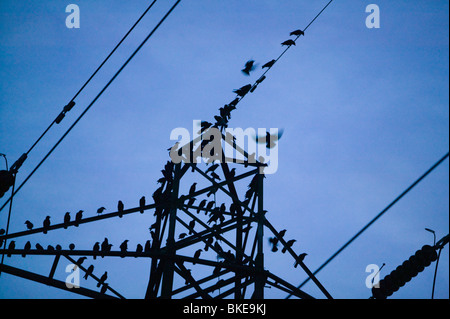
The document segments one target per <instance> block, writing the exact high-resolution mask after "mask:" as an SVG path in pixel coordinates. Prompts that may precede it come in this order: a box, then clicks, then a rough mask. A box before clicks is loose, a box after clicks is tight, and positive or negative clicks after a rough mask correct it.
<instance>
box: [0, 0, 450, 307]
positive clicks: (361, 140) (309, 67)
mask: <svg viewBox="0 0 450 319" xmlns="http://www.w3.org/2000/svg"><path fill="white" fill-rule="evenodd" d="M174 2H175V1H169V0H159V1H157V2H156V4H155V6H154V7H153V8H152V9H151V10H150V11H149V13H148V14H147V15H146V16H145V17H144V19H143V20H142V21H141V23H140V24H139V25H138V26H137V27H136V29H135V30H134V31H133V32H132V33H131V34H130V36H129V37H128V38H127V39H126V41H125V42H124V43H123V44H122V46H121V47H120V48H119V49H118V50H117V51H116V53H115V54H114V55H113V56H112V57H111V59H110V60H109V61H108V62H107V63H106V64H105V66H104V67H103V68H102V69H101V70H100V72H99V73H98V74H97V76H96V77H95V78H94V79H93V80H92V81H91V82H90V83H89V84H88V86H87V87H86V88H85V89H84V90H83V91H82V93H81V94H80V95H79V96H78V97H77V98H76V99H75V102H76V105H75V107H74V108H73V109H72V110H71V111H70V112H69V113H67V115H66V117H65V119H64V120H63V121H62V122H61V124H59V125H54V126H53V127H52V128H51V130H50V131H49V132H48V134H47V135H45V137H44V138H43V139H42V140H41V142H40V143H39V144H37V146H36V147H35V148H34V149H33V150H32V152H30V154H29V156H28V159H27V160H26V161H25V163H24V164H23V166H22V167H21V169H20V170H19V173H18V175H17V185H18V184H21V183H22V182H23V180H24V179H25V178H26V177H27V176H28V174H29V173H30V172H31V171H32V170H33V169H34V167H36V165H37V164H38V163H39V162H40V161H41V159H42V158H43V157H44V156H45V155H46V154H47V152H48V151H49V150H50V149H51V148H52V147H53V145H54V144H55V143H56V142H57V141H58V140H59V138H60V137H61V136H62V135H63V134H64V133H65V132H66V130H67V129H68V128H69V127H70V125H72V123H73V122H74V121H75V120H76V118H77V117H78V116H79V115H80V114H81V113H82V112H83V110H84V109H85V108H86V107H87V106H88V105H89V103H90V102H91V101H92V100H93V99H94V97H95V96H96V95H97V94H98V92H99V91H100V90H101V89H102V88H103V87H104V86H105V84H106V83H107V82H108V81H109V79H110V78H111V77H112V76H113V75H114V74H115V72H116V71H117V70H118V69H119V68H120V66H121V65H122V64H123V63H124V62H125V61H126V59H127V58H128V57H129V56H130V55H131V54H132V53H133V51H134V50H135V49H136V48H137V46H138V45H139V44H140V43H141V41H142V40H143V39H144V38H145V37H146V36H147V34H148V33H149V32H150V31H151V30H152V29H153V27H154V26H155V25H156V23H158V21H159V20H160V19H161V18H162V17H163V16H164V14H165V13H166V12H167V10H168V9H169V8H170V7H171V6H172V5H173V3H174ZM71 3H74V4H77V5H78V6H79V9H80V28H71V29H69V28H67V27H66V17H67V16H68V15H69V13H66V11H65V9H66V6H67V5H69V4H71ZM149 3H150V1H143V0H133V1H116V0H109V1H106V0H98V1H86V0H85V1H75V0H74V1H71V0H67V1H61V0H60V1H50V0H41V1H14V0H2V1H1V2H0V92H1V94H0V153H4V154H6V156H7V159H8V164H9V165H12V164H13V163H14V162H15V161H16V160H17V159H18V158H19V157H20V155H21V154H23V153H25V152H26V151H27V150H28V149H29V148H30V147H31V145H32V144H33V143H34V142H35V141H36V139H37V138H38V137H39V136H40V135H41V133H42V132H43V131H44V130H45V129H46V128H47V126H48V125H49V124H50V123H51V122H52V121H53V120H54V119H55V117H56V116H57V115H58V114H59V113H60V112H61V110H62V108H63V107H64V105H66V104H67V103H68V102H69V101H70V99H71V98H72V97H73V96H74V95H75V93H76V92H77V91H78V90H79V89H80V87H81V86H82V85H83V83H84V82H85V81H86V80H87V79H88V78H89V76H90V75H91V74H92V72H93V71H94V70H95V69H96V68H97V67H98V66H99V65H100V63H101V62H102V61H103V59H104V58H105V57H106V56H107V55H108V53H109V52H110V51H111V50H112V49H113V48H114V46H115V45H116V44H117V43H118V41H120V39H121V38H122V37H123V35H124V34H125V33H126V32H127V31H128V30H129V28H130V27H131V26H132V25H133V24H134V22H135V21H136V20H137V19H138V17H139V16H140V15H141V14H142V13H143V12H144V10H145V9H146V8H147V7H148V5H149ZM327 3H328V1H327V0H320V1H319V0H314V1H306V0H284V1H275V0H259V1H256V0H240V1H237V0H227V1H219V0H194V1H188V0H182V1H181V2H180V4H179V5H178V6H177V7H176V8H175V10H174V11H173V12H172V14H171V15H170V16H169V17H168V18H167V20H166V21H165V22H164V23H163V24H162V25H161V27H160V28H159V29H158V30H157V31H156V33H155V34H154V35H153V36H152V37H151V38H150V39H149V41H148V42H147V43H146V44H145V46H144V47H143V48H142V49H141V50H140V51H139V52H138V54H137V55H136V56H135V57H134V59H133V60H132V61H131V62H130V63H129V64H128V65H127V67H126V68H125V69H124V70H123V71H122V72H121V74H120V75H119V76H118V77H117V78H116V80H115V81H114V82H113V83H112V84H111V85H110V86H109V88H108V89H107V90H106V91H105V92H104V93H103V95H102V96H101V97H100V98H99V99H98V101H97V102H96V103H95V104H94V105H93V106H92V108H91V109H90V110H89V111H88V112H87V113H86V115H85V116H84V117H83V118H82V119H81V120H80V122H79V123H78V124H77V125H76V126H75V127H74V129H73V130H72V131H71V132H70V134H69V135H68V136H67V137H66V138H65V139H64V140H63V142H62V143H61V144H60V145H59V146H58V147H57V148H56V150H55V151H54V152H53V153H52V154H51V155H50V157H49V158H48V159H47V160H46V161H45V163H44V164H43V165H42V166H41V167H40V168H39V169H38V170H37V171H36V173H35V174H34V175H33V176H32V177H31V178H30V179H29V181H28V182H27V183H26V184H25V185H24V186H23V188H22V189H21V190H20V192H18V193H17V195H16V196H15V197H14V202H13V208H12V215H11V222H10V228H9V232H10V233H14V232H18V231H22V230H25V229H26V227H25V225H24V222H25V221H26V220H30V221H31V222H33V223H34V224H35V227H40V226H41V225H42V221H43V220H44V219H45V217H46V216H51V219H52V222H54V223H58V222H62V220H63V215H64V213H65V212H67V211H69V212H71V213H72V215H74V214H75V213H76V212H77V211H78V210H80V209H82V210H84V211H85V216H86V217H88V216H95V215H96V210H97V208H99V207H101V206H104V207H106V212H114V211H116V207H117V201H118V200H122V201H123V202H124V203H125V207H126V208H131V207H136V206H138V204H139V198H141V196H143V195H145V196H146V198H148V201H149V202H150V201H151V195H152V193H153V192H154V191H155V190H156V188H157V187H158V184H157V183H156V181H157V180H158V179H159V178H160V177H161V169H163V167H164V164H165V163H166V161H167V160H168V159H169V157H168V152H167V148H169V147H171V146H172V145H173V144H174V143H175V141H172V140H170V133H171V131H172V130H173V129H175V128H177V127H182V128H186V129H188V130H189V131H190V132H192V130H193V128H192V126H193V121H194V120H205V121H211V122H212V121H214V115H218V113H219V111H218V109H219V107H222V106H223V105H224V104H226V103H229V102H230V101H231V100H233V99H234V98H235V96H236V95H235V93H233V90H235V89H238V88H240V87H242V86H243V85H246V84H249V83H254V82H255V81H256V80H257V79H258V77H259V76H260V75H261V74H262V73H263V72H264V71H263V70H262V69H261V66H262V65H263V64H264V63H266V62H268V61H270V60H272V59H276V58H277V57H278V56H279V55H280V54H281V52H282V51H283V50H284V48H285V47H283V46H282V45H281V43H282V42H283V41H285V40H287V39H289V38H292V37H290V36H289V33H290V32H291V31H293V30H296V29H303V28H304V27H305V26H306V25H307V24H308V23H309V22H310V21H311V20H312V19H313V18H314V17H315V16H316V14H317V13H318V12H319V11H320V10H321V9H322V8H323V7H324V6H325V5H326V4H327ZM372 3H374V4H377V5H378V7H379V9H380V28H370V29H369V28H367V26H366V17H367V16H368V15H369V13H366V6H367V5H369V4H372ZM448 15H449V5H448V1H443V0H436V1H425V0H418V1H386V0H373V1H355V0H353V1H348V0H335V1H333V2H332V3H331V4H330V5H329V7H328V8H327V9H326V10H325V11H324V12H323V13H322V15H320V17H319V18H318V19H317V20H316V21H315V22H314V23H313V24H312V25H311V26H310V27H309V28H308V30H307V31H306V32H305V36H304V37H303V36H302V37H300V38H299V39H298V41H297V44H296V46H292V47H291V48H290V49H289V50H288V51H287V52H286V54H284V55H283V57H282V58H281V59H280V60H279V61H278V62H277V63H276V64H275V65H274V66H273V68H272V69H270V72H268V73H267V74H266V76H267V78H266V79H265V81H264V82H263V83H261V84H260V85H259V86H258V88H257V89H256V90H255V91H254V92H253V93H249V94H248V95H247V96H246V97H245V99H243V100H242V101H241V102H240V103H239V104H238V107H237V109H236V110H234V111H233V113H232V116H231V120H230V122H229V127H231V128H243V129H246V128H254V129H255V130H257V129H258V128H264V129H267V130H269V128H280V129H281V128H282V129H284V134H283V136H282V137H281V139H280V141H279V144H278V170H277V171H276V172H275V173H274V174H270V175H267V176H266V178H265V180H264V183H265V184H264V208H265V209H267V211H268V212H267V214H266V218H267V219H268V220H269V221H270V222H271V224H272V225H273V226H274V227H275V228H276V229H277V230H282V229H287V232H286V235H285V238H286V239H296V240H297V241H296V242H295V244H294V245H293V246H292V248H293V249H294V251H295V252H296V253H302V252H305V253H307V254H308V255H307V256H306V258H305V260H304V262H305V264H306V266H307V267H308V268H309V269H310V270H311V271H314V270H316V269H317V268H318V267H319V266H320V265H321V264H322V263H323V262H324V261H325V260H327V259H328V258H329V257H330V256H331V255H332V254H333V253H334V252H335V251H336V250H338V249H339V248H340V247H341V246H342V245H343V244H344V243H346V242H347V241H348V240H349V239H350V238H351V237H352V236H353V235H355V234H356V233H357V232H358V231H359V230H360V229H361V228H362V227H364V226H365V225H366V224H367V223H368V222H369V221H370V220H371V219H372V218H374V217H375V216H376V215H377V214H378V213H379V212H380V211H381V210H383V209H384V208H385V207H386V206H387V205H388V204H389V203H390V202H392V201H393V200H394V199H395V198H396V197H397V196H398V195H400V194H401V193H402V192H403V191H404V190H405V189H406V188H407V187H408V186H409V185H411V184H412V183H413V182H414V181H415V180H416V179H417V178H418V177H419V176H421V175H422V174H423V173H424V172H425V171H426V170H428V169H429V168H430V167H431V166H432V165H433V164H434V163H435V162H436V161H437V160H439V159H440V158H441V157H442V156H444V155H445V154H446V153H447V152H448V150H449V89H448V87H449V33H448V29H449V16H448ZM250 59H253V60H255V61H256V63H257V66H258V67H257V68H256V69H255V71H253V72H252V73H251V74H250V76H249V77H248V76H245V75H244V74H243V73H242V72H241V69H242V68H243V67H244V64H245V62H246V61H247V60H250ZM191 134H192V133H191ZM231 166H232V164H231V165H230V167H231ZM233 167H238V166H233ZM203 168H206V166H203ZM0 169H5V168H4V161H3V159H2V158H0ZM238 169H241V167H238ZM240 172H244V170H243V169H242V170H241V171H240ZM448 176H449V162H448V159H446V160H445V161H444V162H443V163H442V164H441V165H440V166H439V167H438V168H437V169H435V170H434V171H433V172H432V173H431V174H430V175H429V176H427V177H426V178H425V179H424V180H423V181H422V182H421V183H420V184H418V185H417V186H416V187H415V188H414V189H413V190H412V191H411V192H410V193H408V194H407V195H406V196H405V197H404V198H402V199H401V200H400V201H399V202H398V203H397V204H396V205H395V206H393V207H392V208H391V209H390V210H389V211H388V212H386V214H384V215H383V216H382V217H381V218H380V219H379V220H377V221H376V222H375V223H374V224H373V225H372V226H371V227H370V228H369V229H368V230H366V231H365V232H364V233H363V234H362V235H361V236H360V237H359V238H358V239H357V240H355V241H354V242H353V243H352V244H351V245H349V246H348V247H347V248H346V249H345V250H344V251H343V252H342V253H341V254H339V255H338V256H337V257H336V258H335V259H334V260H333V261H332V262H330V263H329V264H328V265H327V266H326V267H325V268H324V269H323V270H322V271H321V272H319V273H318V274H317V278H318V280H319V281H320V282H321V283H322V284H323V286H324V287H325V288H326V289H327V290H328V292H329V293H330V294H331V295H332V296H333V297H334V298H342V299H347V298H352V299H353V298H355V299H367V298H369V297H370V296H371V290H370V289H368V288H367V287H366V285H365V281H366V277H367V276H368V275H369V273H368V272H366V267H367V266H368V265H370V264H376V265H379V266H381V265H382V264H383V263H385V264H386V265H385V266H384V268H383V269H382V270H381V272H380V277H381V278H383V277H384V276H386V275H388V274H389V273H390V272H391V271H392V270H394V269H395V268H396V267H397V266H398V265H400V264H401V263H402V262H403V261H404V260H406V259H408V258H409V257H410V256H411V255H412V254H414V253H415V252H416V250H418V249H420V248H421V247H422V246H423V245H425V244H430V245H432V244H433V236H432V234H431V233H430V232H427V231H425V228H430V229H432V230H434V231H435V233H436V236H437V239H438V240H439V239H440V238H442V237H443V236H445V235H447V234H448V232H449V213H448V211H449V177H448ZM201 178H202V177H201V176H198V175H195V174H193V173H190V172H189V174H188V177H187V178H186V180H183V183H182V185H181V188H180V191H181V192H184V193H186V192H187V190H188V189H189V186H190V185H191V184H192V182H194V181H197V179H201ZM8 194H10V193H8ZM220 196H222V197H221V198H224V197H225V196H224V195H222V194H220V195H218V199H220ZM8 197H9V195H5V196H4V197H2V198H1V199H0V205H3V204H4V202H5V201H6V200H7V198H8ZM7 213H8V209H7V208H5V209H3V210H2V211H0V228H6V221H7ZM153 222H154V217H153V213H152V212H151V211H148V214H143V215H141V214H139V213H138V214H131V215H129V216H124V217H123V218H122V219H119V218H113V219H106V220H102V221H98V222H95V223H89V224H84V225H80V227H78V228H74V227H71V228H69V229H67V230H64V229H60V230H54V231H51V232H49V233H48V234H46V235H44V234H35V235H30V236H26V237H20V238H17V239H16V247H18V248H22V247H23V245H24V244H25V243H26V241H28V240H29V241H31V243H32V244H33V246H34V244H35V243H40V244H41V245H43V246H44V247H45V246H47V245H49V244H51V245H56V244H60V245H61V246H63V248H64V249H67V247H68V245H69V244H70V243H74V244H75V245H76V249H86V250H89V249H91V248H92V246H93V244H94V243H95V242H97V241H102V240H103V239H104V238H105V237H108V238H109V241H110V242H111V243H113V245H114V246H113V249H114V248H115V249H118V248H119V245H120V243H121V242H122V241H123V240H125V239H128V240H129V247H130V249H133V248H134V247H136V245H137V244H138V243H141V244H143V243H144V242H145V241H146V240H147V239H149V232H148V227H149V226H150V225H151V224H152V223H153ZM264 232H265V242H264V249H265V252H264V256H265V265H264V266H265V268H266V269H267V270H270V271H272V272H273V273H274V274H276V275H278V276H280V277H282V278H283V279H285V280H286V281H288V282H290V283H292V284H293V285H295V286H298V285H299V284H300V283H301V282H303V280H305V279H306V278H307V275H306V273H305V272H304V271H303V270H302V269H301V268H299V267H297V268H294V267H293V264H294V260H293V259H292V257H291V256H289V255H288V254H282V253H281V252H276V253H273V252H271V251H270V248H271V247H270V245H269V243H268V238H269V237H270V236H271V233H270V231H269V230H268V229H267V228H266V229H265V230H264ZM448 251H449V248H448V245H447V246H446V247H445V248H444V249H443V250H442V253H441V257H440V261H439V268H438V272H437V279H436V287H435V295H434V297H435V298H445V299H448V298H449V254H448ZM53 258H54V257H48V256H27V257H26V258H22V257H21V256H20V255H13V256H12V257H10V258H8V257H5V259H4V263H5V264H6V265H10V266H13V267H17V268H21V269H25V270H28V271H32V272H36V273H38V274H43V275H45V276H47V275H48V273H49V272H50V268H51V266H52V262H53ZM88 262H89V263H93V264H95V273H96V275H97V276H101V274H103V272H104V271H106V270H107V271H108V274H109V279H108V283H109V284H110V285H111V286H112V287H114V289H115V290H117V291H119V292H120V293H121V294H123V295H124V296H125V297H127V298H143V297H144V295H145V290H146V287H147V283H148V279H149V278H148V277H149V271H150V261H149V259H145V258H142V259H134V258H104V259H103V260H96V261H93V260H92V258H91V257H90V258H89V260H88ZM88 262H86V264H88ZM67 264H68V261H67V260H62V259H61V261H60V265H58V268H57V271H56V273H55V278H58V279H59V280H63V281H64V278H65V276H67V274H66V273H65V266H66V265H67ZM186 266H187V263H186ZM194 267H195V266H192V268H194ZM189 268H191V265H189ZM208 271H209V270H208ZM434 271H435V263H433V264H432V265H431V266H430V267H427V268H426V269H425V270H424V271H423V272H422V273H419V274H418V275H417V277H415V278H413V279H412V280H411V281H410V282H408V283H407V284H406V285H405V286H404V287H402V288H400V290H399V291H397V292H395V293H394V294H393V295H392V296H391V297H390V298H393V299H394V298H399V299H409V298H413V299H429V298H430V297H431V291H432V283H433V276H434ZM193 274H194V271H193ZM81 285H83V286H86V287H87V288H90V289H97V290H98V288H95V283H94V282H92V281H89V280H84V279H81ZM302 290H304V291H305V292H307V293H309V294H311V295H312V296H313V297H316V298H325V296H324V295H323V294H322V293H321V292H320V290H319V289H318V288H317V287H316V285H315V284H314V283H313V282H312V281H309V282H308V283H307V284H306V285H305V286H303V287H302ZM265 296H266V298H275V299H282V298H285V297H286V296H287V294H286V293H285V292H283V291H280V290H278V289H276V288H267V289H265ZM0 298H83V297H82V296H80V295H77V294H71V293H68V292H66V291H63V290H59V289H56V288H52V287H49V286H46V285H42V284H38V283H35V282H32V281H28V280H25V279H22V278H18V277H15V276H12V275H9V274H5V273H2V274H1V276H0Z"/></svg>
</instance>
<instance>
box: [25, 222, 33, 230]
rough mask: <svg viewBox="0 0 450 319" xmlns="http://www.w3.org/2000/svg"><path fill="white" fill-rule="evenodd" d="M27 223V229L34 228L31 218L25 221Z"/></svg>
mask: <svg viewBox="0 0 450 319" xmlns="http://www.w3.org/2000/svg"><path fill="white" fill-rule="evenodd" d="M25 225H27V229H28V230H31V229H33V223H32V222H30V221H29V220H27V221H25Z"/></svg>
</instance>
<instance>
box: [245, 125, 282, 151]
mask: <svg viewBox="0 0 450 319" xmlns="http://www.w3.org/2000/svg"><path fill="white" fill-rule="evenodd" d="M283 133H284V129H279V130H278V133H277V134H270V133H269V132H266V135H265V136H253V139H254V140H255V141H256V142H257V143H260V144H261V143H263V144H266V147H267V148H270V149H271V148H274V147H275V146H276V145H277V144H276V143H277V142H278V140H279V139H280V138H281V137H282V136H283Z"/></svg>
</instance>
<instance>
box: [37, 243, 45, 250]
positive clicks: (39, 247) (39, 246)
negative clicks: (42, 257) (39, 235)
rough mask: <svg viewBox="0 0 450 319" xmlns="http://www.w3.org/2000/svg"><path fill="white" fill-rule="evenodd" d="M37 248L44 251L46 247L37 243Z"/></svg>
mask: <svg viewBox="0 0 450 319" xmlns="http://www.w3.org/2000/svg"><path fill="white" fill-rule="evenodd" d="M35 246H36V249H37V250H44V247H42V246H41V244H39V243H37V244H36V245H35Z"/></svg>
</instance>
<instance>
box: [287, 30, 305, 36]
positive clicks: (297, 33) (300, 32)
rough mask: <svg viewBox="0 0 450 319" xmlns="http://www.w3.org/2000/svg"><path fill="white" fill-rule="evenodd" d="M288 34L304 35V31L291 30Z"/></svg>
mask: <svg viewBox="0 0 450 319" xmlns="http://www.w3.org/2000/svg"><path fill="white" fill-rule="evenodd" d="M289 35H297V36H300V35H303V36H304V35H305V32H303V31H302V30H300V29H298V30H295V31H292V32H291V33H290V34H289Z"/></svg>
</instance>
